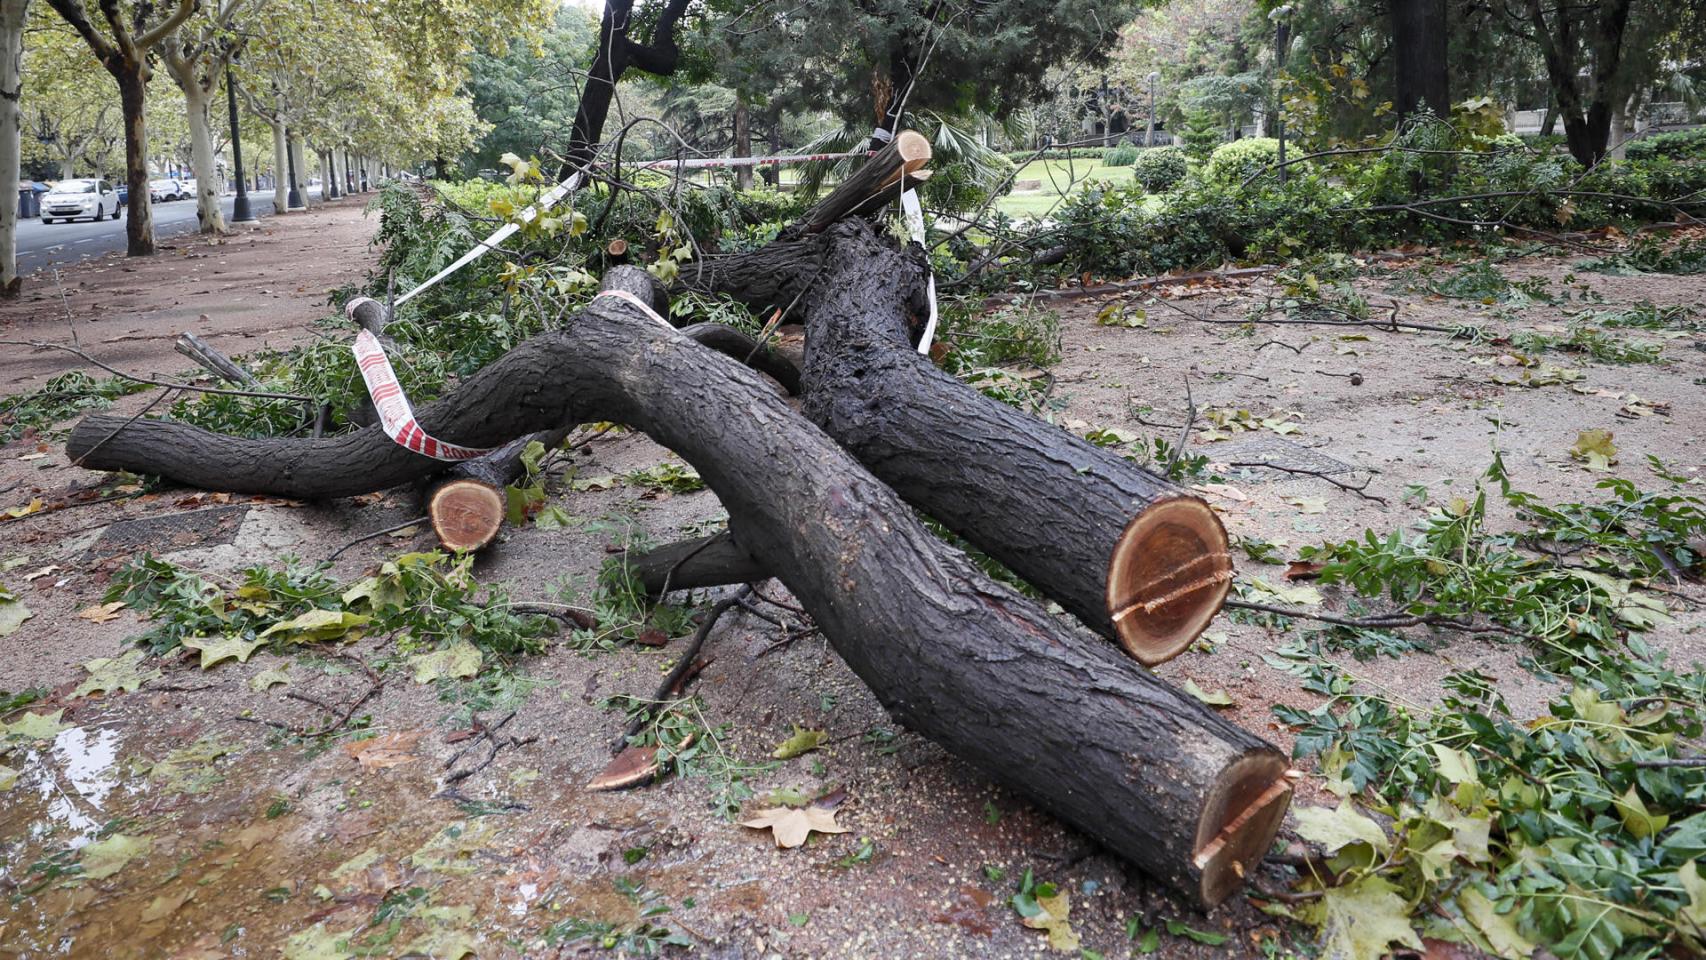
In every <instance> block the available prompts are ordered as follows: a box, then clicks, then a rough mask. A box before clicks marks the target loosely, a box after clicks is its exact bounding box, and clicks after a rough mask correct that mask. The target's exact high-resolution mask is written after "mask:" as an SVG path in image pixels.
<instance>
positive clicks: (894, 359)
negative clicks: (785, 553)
mask: <svg viewBox="0 0 1706 960" xmlns="http://www.w3.org/2000/svg"><path fill="white" fill-rule="evenodd" d="M803 243H804V241H801V242H795V243H791V244H785V245H783V249H782V256H781V257H780V259H772V258H771V257H768V256H767V255H766V251H767V250H768V248H765V249H761V250H758V251H755V252H753V253H748V254H742V255H736V256H731V257H725V258H720V259H719V260H718V262H717V264H716V266H715V267H714V268H713V269H711V270H708V271H707V274H706V275H707V276H708V277H710V278H711V279H713V280H714V281H716V282H718V283H720V284H721V286H719V287H715V288H710V287H708V288H707V289H718V290H720V291H721V292H726V293H729V294H730V295H731V296H735V297H736V298H737V299H739V298H743V297H745V296H746V295H747V294H748V293H749V292H750V291H754V290H759V291H761V292H762V291H765V290H776V289H788V288H789V284H790V281H788V280H787V279H785V278H780V277H777V276H776V270H775V265H776V264H777V263H780V264H781V265H782V267H783V268H785V269H792V268H803V269H810V270H813V271H814V274H815V276H816V278H817V279H816V282H815V283H811V284H810V289H809V290H808V291H807V292H806V293H805V295H804V297H803V298H802V300H803V302H804V304H805V321H806V363H805V369H804V371H803V380H802V383H803V386H804V390H805V402H804V408H803V409H804V411H805V413H806V415H807V416H809V417H810V418H811V419H812V420H813V421H814V422H815V423H817V424H818V425H819V426H821V427H823V428H824V430H825V431H826V432H828V433H829V435H830V436H832V437H834V438H835V440H836V441H837V442H838V443H840V444H841V445H842V446H843V447H845V448H847V450H848V451H850V452H851V453H853V455H854V456H856V457H858V458H859V460H860V462H861V463H863V464H864V465H865V466H866V467H867V468H869V469H870V470H871V472H872V473H874V474H876V475H877V476H878V477H879V478H880V479H882V480H883V481H884V482H885V483H887V484H888V485H889V486H891V487H893V488H894V490H895V492H896V493H899V494H900V495H901V496H902V497H903V498H905V499H906V500H907V501H908V502H909V503H912V504H914V505H915V506H917V507H918V508H919V509H920V510H922V511H924V512H925V513H926V514H928V515H930V516H931V517H933V518H934V519H936V520H937V521H939V522H941V523H942V524H943V525H944V526H946V527H947V528H948V529H950V530H952V531H953V532H954V533H956V534H958V535H960V536H962V537H964V538H965V539H966V540H968V541H970V542H971V543H972V544H973V545H974V546H976V547H977V548H978V549H980V550H982V551H984V552H985V553H987V554H989V555H990V556H991V557H994V558H995V559H996V560H998V561H1000V562H1001V563H1003V564H1005V565H1006V566H1007V567H1008V568H1010V569H1011V570H1013V572H1014V573H1016V574H1018V575H1019V576H1020V577H1022V578H1023V579H1025V580H1026V581H1027V582H1029V583H1031V584H1032V585H1033V586H1035V587H1036V588H1037V589H1039V590H1041V591H1042V592H1043V593H1044V594H1045V595H1046V596H1048V597H1050V598H1051V599H1054V600H1056V601H1057V602H1059V603H1060V605H1061V606H1063V607H1065V608H1066V609H1067V610H1068V611H1069V612H1070V613H1072V615H1073V616H1075V617H1077V618H1078V619H1079V620H1081V621H1082V622H1083V623H1084V624H1085V625H1087V626H1089V627H1090V628H1091V629H1092V630H1095V631H1096V632H1097V633H1100V634H1102V635H1103V636H1106V637H1109V638H1112V639H1116V640H1118V641H1119V642H1120V643H1121V645H1123V646H1124V647H1125V648H1126V650H1127V651H1129V652H1130V653H1131V655H1132V656H1134V657H1136V658H1137V659H1138V660H1140V661H1142V662H1143V663H1146V664H1156V663H1160V662H1162V661H1165V660H1167V659H1170V658H1171V657H1173V656H1176V655H1177V654H1179V653H1180V652H1182V651H1184V650H1185V649H1186V648H1188V647H1189V646H1190V644H1191V642H1192V641H1193V640H1195V639H1196V637H1197V636H1198V635H1199V634H1200V633H1201V632H1202V631H1203V629H1204V628H1206V627H1207V626H1208V623H1209V621H1210V620H1211V619H1212V618H1213V617H1214V615H1215V613H1216V612H1218V611H1219V609H1220V605H1221V603H1222V601H1223V600H1224V599H1225V597H1226V592H1227V590H1228V589H1230V587H1231V581H1232V559H1231V556H1230V554H1229V552H1228V549H1227V547H1228V544H1227V538H1226V531H1225V529H1224V528H1223V527H1222V526H1221V524H1220V521H1219V519H1218V518H1216V517H1215V515H1214V512H1213V511H1212V510H1211V509H1210V508H1209V506H1208V505H1207V504H1206V503H1204V502H1203V501H1202V500H1201V499H1199V498H1197V497H1192V496H1188V495H1186V494H1184V493H1183V492H1182V491H1180V490H1179V489H1178V488H1177V487H1175V486H1173V485H1172V484H1170V483H1168V482H1166V481H1165V480H1163V479H1161V478H1160V477H1157V476H1155V475H1154V474H1152V473H1150V472H1148V471H1146V470H1144V469H1142V468H1141V467H1138V466H1137V465H1136V464H1134V463H1132V462H1131V461H1129V460H1126V459H1125V458H1123V457H1120V456H1118V455H1117V454H1114V453H1112V452H1110V451H1108V450H1104V449H1102V448H1100V447H1097V446H1095V445H1093V444H1091V443H1088V442H1086V441H1084V440H1082V439H1080V438H1078V437H1075V436H1073V435H1071V434H1069V433H1067V432H1066V431H1064V430H1061V429H1060V428H1059V427H1056V426H1054V425H1052V424H1049V423H1045V422H1043V421H1042V420H1040V419H1038V418H1036V417H1033V416H1031V415H1029V414H1027V413H1024V412H1022V411H1020V410H1017V409H1014V408H1013V407H1011V406H1009V405H1007V404H1004V403H1000V402H998V401H995V400H992V399H990V398H989V397H986V396H984V395H983V394H982V393H980V392H978V391H977V390H975V389H973V388H972V387H970V386H968V385H966V384H965V383H962V382H961V381H959V380H956V379H955V378H954V377H952V376H949V375H948V374H946V373H943V372H942V371H941V370H939V369H937V368H936V366H935V365H934V364H932V363H931V362H930V361H929V360H928V359H927V358H925V357H922V356H920V355H919V354H918V353H917V351H916V350H914V349H913V345H912V336H913V330H914V328H915V326H916V321H917V319H918V318H920V317H922V316H923V315H924V313H925V310H926V307H925V305H924V304H923V303H922V302H921V297H922V291H923V289H924V281H925V276H926V274H925V272H924V271H925V269H926V266H925V264H924V262H923V258H922V254H921V252H919V251H918V250H917V248H916V247H915V246H911V245H909V246H908V247H907V248H904V249H903V248H899V247H897V246H896V245H895V244H893V243H891V242H889V241H888V240H886V239H885V238H883V237H881V236H879V235H878V233H877V232H876V231H875V230H874V229H873V228H872V227H871V226H870V225H869V224H866V223H863V222H861V221H858V220H847V221H843V222H842V223H839V224H837V225H836V226H834V227H833V228H831V229H830V230H829V231H827V232H826V233H825V234H824V235H823V237H822V246H821V247H819V248H817V250H816V253H817V257H816V259H815V261H811V262H807V261H805V260H804V258H802V257H801V256H800V252H801V248H802V244H803ZM792 283H793V284H794V288H797V286H798V284H799V283H800V281H798V280H797V279H796V280H794V281H792Z"/></svg>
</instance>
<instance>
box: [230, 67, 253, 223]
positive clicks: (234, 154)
mask: <svg viewBox="0 0 1706 960" xmlns="http://www.w3.org/2000/svg"><path fill="white" fill-rule="evenodd" d="M225 103H226V105H227V106H229V107H230V108H231V166H232V168H233V171H234V172H235V174H236V177H237V199H235V200H233V201H231V222H232V223H246V222H248V221H250V220H253V219H255V214H254V211H252V210H250V209H249V187H248V185H247V184H246V183H244V182H243V142H242V140H240V139H238V136H237V77H236V75H235V74H233V73H232V72H231V68H230V67H229V66H228V67H226V68H225Z"/></svg>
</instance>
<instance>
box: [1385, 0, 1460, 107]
mask: <svg viewBox="0 0 1706 960" xmlns="http://www.w3.org/2000/svg"><path fill="white" fill-rule="evenodd" d="M1387 8H1388V10H1387V13H1388V15H1389V16H1390V18H1391V21H1392V50H1393V54H1394V69H1395V73H1396V86H1397V94H1398V96H1397V101H1398V115H1399V116H1401V117H1407V116H1409V115H1410V114H1412V113H1415V112H1416V111H1417V110H1420V109H1421V108H1423V107H1426V108H1428V109H1430V110H1432V111H1433V112H1434V115H1435V116H1439V117H1450V116H1451V81H1450V73H1449V72H1448V70H1447V64H1446V40H1447V38H1448V36H1449V29H1448V27H1447V25H1446V0H1387Z"/></svg>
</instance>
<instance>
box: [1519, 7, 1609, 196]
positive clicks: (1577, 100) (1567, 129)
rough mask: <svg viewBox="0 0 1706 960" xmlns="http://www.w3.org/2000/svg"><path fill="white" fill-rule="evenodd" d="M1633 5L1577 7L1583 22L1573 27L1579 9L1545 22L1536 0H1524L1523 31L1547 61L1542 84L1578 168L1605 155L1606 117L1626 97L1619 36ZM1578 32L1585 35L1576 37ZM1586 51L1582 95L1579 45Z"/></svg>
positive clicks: (1562, 11) (1556, 14) (1559, 12)
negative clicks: (1553, 103)
mask: <svg viewBox="0 0 1706 960" xmlns="http://www.w3.org/2000/svg"><path fill="white" fill-rule="evenodd" d="M1633 3H1634V0H1602V2H1598V3H1593V4H1587V5H1584V6H1582V7H1581V8H1579V9H1580V10H1581V11H1584V13H1583V17H1584V19H1583V20H1582V21H1581V22H1580V23H1577V22H1576V20H1575V16H1576V13H1577V10H1578V8H1576V7H1567V6H1566V5H1565V4H1559V5H1558V9H1557V10H1555V11H1554V12H1553V16H1552V21H1551V22H1550V23H1549V22H1548V21H1547V12H1546V10H1545V9H1544V8H1543V7H1542V5H1541V2H1540V0H1525V4H1524V11H1525V13H1526V14H1527V21H1528V22H1527V27H1528V30H1529V31H1530V33H1531V35H1532V37H1533V39H1534V40H1535V42H1537V43H1538V44H1540V52H1541V54H1542V56H1543V58H1544V60H1545V62H1546V74H1547V79H1548V80H1550V81H1551V84H1552V92H1553V95H1554V96H1556V97H1557V100H1558V115H1559V118H1560V119H1562V120H1563V121H1564V140H1565V142H1566V143H1567V144H1568V145H1569V148H1570V156H1572V157H1574V158H1575V159H1576V162H1578V163H1580V164H1582V165H1583V166H1592V165H1593V164H1595V163H1598V162H1599V160H1600V158H1602V157H1604V156H1605V151H1606V146H1607V144H1608V142H1609V140H1610V137H1611V115H1612V113H1613V111H1614V110H1615V107H1616V103H1617V101H1618V99H1619V98H1621V97H1627V96H1628V90H1627V89H1626V84H1624V83H1622V82H1620V81H1622V80H1623V77H1622V76H1621V70H1622V66H1623V36H1624V33H1625V32H1626V31H1627V29H1628V27H1629V12H1630V8H1631V7H1632V6H1633ZM1578 28H1580V29H1582V30H1584V31H1585V32H1586V36H1584V37H1581V38H1578V37H1577V36H1576V35H1575V34H1576V30H1577V29H1578ZM1579 43H1580V44H1583V45H1584V46H1585V52H1586V54H1587V60H1588V63H1587V68H1588V70H1589V72H1590V76H1589V77H1588V78H1587V89H1586V90H1585V91H1584V90H1583V86H1582V85H1583V78H1582V77H1581V75H1580V74H1581V68H1582V64H1581V63H1580V62H1579V61H1578V54H1579V51H1578V44H1579Z"/></svg>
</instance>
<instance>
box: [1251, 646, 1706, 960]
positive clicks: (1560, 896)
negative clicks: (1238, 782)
mask: <svg viewBox="0 0 1706 960" xmlns="http://www.w3.org/2000/svg"><path fill="white" fill-rule="evenodd" d="M1283 652H1285V653H1289V654H1292V655H1293V656H1294V660H1293V661H1292V663H1293V666H1292V667H1290V669H1293V671H1294V672H1297V673H1300V674H1301V675H1303V676H1305V677H1306V678H1307V682H1306V686H1307V687H1309V688H1311V689H1316V690H1319V691H1321V692H1324V693H1327V694H1328V695H1329V696H1331V697H1333V698H1334V699H1333V700H1332V701H1331V702H1329V704H1327V705H1326V706H1323V707H1321V708H1318V709H1316V710H1313V711H1304V710H1300V709H1296V708H1292V707H1283V706H1282V707H1276V708H1275V713H1276V714H1277V715H1278V716H1279V717H1280V719H1281V721H1282V722H1284V723H1286V724H1288V725H1290V726H1292V727H1293V728H1294V729H1295V730H1296V731H1297V742H1296V748H1295V752H1296V754H1297V755H1298V756H1300V757H1301V756H1308V755H1318V756H1319V757H1320V763H1321V772H1322V774H1323V775H1324V776H1325V777H1327V778H1328V781H1329V783H1330V784H1335V785H1336V786H1335V789H1336V790H1338V791H1339V792H1341V793H1344V794H1353V795H1355V796H1356V797H1357V799H1358V800H1359V801H1360V804H1361V805H1362V806H1364V807H1366V808H1367V809H1370V810H1373V811H1376V812H1378V813H1380V814H1382V815H1384V816H1386V817H1389V818H1391V821H1392V828H1391V835H1390V837H1389V836H1388V834H1387V832H1386V831H1385V830H1382V829H1381V827H1380V826H1378V825H1377V824H1376V823H1375V822H1374V821H1373V820H1371V819H1369V818H1368V817H1366V816H1364V815H1363V814H1362V813H1360V812H1358V811H1357V810H1356V809H1355V807H1354V806H1352V805H1349V804H1347V805H1346V806H1342V807H1340V808H1339V809H1338V810H1337V811H1331V810H1328V809H1326V808H1310V809H1306V810H1300V811H1298V815H1299V822H1300V824H1301V826H1300V832H1301V833H1303V835H1304V836H1305V837H1306V838H1307V839H1310V840H1313V841H1316V842H1318V843H1322V844H1323V845H1324V846H1325V847H1326V848H1327V852H1328V854H1329V855H1330V857H1331V859H1330V860H1329V861H1328V867H1329V869H1330V870H1331V871H1333V874H1334V876H1335V879H1334V881H1333V882H1332V883H1330V884H1329V883H1326V882H1325V881H1318V880H1314V879H1308V880H1305V881H1303V886H1304V887H1305V889H1306V890H1307V891H1309V893H1308V895H1311V896H1315V897H1319V898H1320V899H1319V900H1316V901H1314V902H1313V903H1312V904H1311V905H1309V906H1306V907H1304V908H1302V909H1294V910H1293V911H1291V912H1292V913H1293V915H1295V916H1298V917H1299V918H1300V919H1303V920H1305V921H1307V922H1311V923H1315V924H1318V925H1326V924H1327V923H1328V917H1327V916H1325V915H1324V913H1323V911H1322V910H1321V906H1320V905H1322V904H1331V903H1332V901H1333V900H1334V899H1335V898H1337V897H1344V896H1347V895H1349V894H1351V893H1352V892H1354V891H1357V890H1358V889H1359V888H1360V887H1362V886H1363V885H1365V884H1368V883H1370V882H1371V881H1377V882H1378V883H1380V884H1382V885H1383V886H1386V887H1390V888H1391V889H1393V890H1394V891H1395V893H1396V894H1397V896H1398V898H1399V899H1398V900H1397V901H1396V904H1395V906H1396V908H1397V910H1396V917H1397V919H1398V922H1399V923H1400V924H1401V926H1402V929H1403V931H1408V930H1409V929H1410V927H1411V926H1412V925H1413V926H1414V927H1416V928H1417V929H1419V931H1420V932H1421V933H1422V935H1424V936H1432V937H1438V938H1441V939H1446V940H1451V941H1455V942H1466V943H1469V944H1471V945H1473V946H1477V947H1479V948H1481V949H1483V950H1487V951H1488V952H1490V953H1492V954H1494V955H1496V956H1503V957H1526V956H1528V954H1529V953H1530V952H1531V951H1532V948H1533V945H1534V944H1537V943H1543V944H1546V945H1547V946H1548V947H1549V948H1550V949H1551V950H1552V952H1553V953H1555V954H1556V955H1557V956H1559V957H1562V958H1565V960H1577V958H1582V960H1613V958H1618V960H1622V958H1629V960H1633V958H1636V957H1648V956H1654V955H1656V954H1658V953H1663V952H1665V950H1666V948H1667V947H1669V948H1671V949H1672V950H1673V951H1680V952H1683V953H1688V952H1697V951H1699V950H1701V949H1703V948H1706V939H1703V938H1702V933H1701V927H1700V926H1699V924H1698V919H1697V918H1696V920H1694V921H1693V922H1691V921H1690V920H1688V919H1685V918H1686V917H1688V916H1690V915H1692V914H1694V912H1695V911H1697V910H1698V909H1699V906H1700V905H1701V903H1702V898H1701V897H1699V896H1698V895H1696V894H1695V892H1694V891H1697V890H1701V889H1703V887H1702V884H1703V883H1706V881H1703V880H1702V879H1701V878H1700V876H1699V875H1698V874H1697V873H1695V871H1696V869H1697V866H1696V863H1697V861H1698V860H1699V858H1701V856H1702V855H1703V854H1706V801H1703V799H1702V798H1706V767H1700V766H1692V765H1671V764H1672V762H1673V761H1675V760H1676V759H1677V758H1678V757H1679V755H1680V754H1681V753H1682V752H1683V749H1684V747H1683V744H1684V743H1685V742H1686V740H1687V739H1688V738H1698V737H1699V736H1700V733H1701V715H1700V704H1701V702H1702V694H1703V693H1706V676H1703V675H1701V674H1698V673H1696V674H1694V675H1692V676H1690V677H1686V678H1684V677H1678V676H1677V675H1675V674H1672V673H1670V672H1669V671H1667V670H1664V669H1663V668H1662V667H1656V666H1651V665H1648V664H1646V663H1643V662H1639V661H1622V660H1618V661H1614V662H1609V663H1607V664H1606V665H1604V668H1603V669H1600V670H1597V671H1589V670H1585V669H1578V670H1576V671H1575V672H1574V673H1573V674H1572V677H1571V680H1572V688H1571V689H1570V690H1569V692H1568V693H1566V694H1561V695H1558V696H1555V697H1553V698H1552V699H1551V701H1550V703H1549V704H1548V705H1547V713H1546V716H1544V717H1542V718H1541V719H1540V720H1537V721H1534V722H1530V723H1522V722H1519V721H1518V720H1516V719H1515V718H1514V717H1513V716H1512V715H1511V711H1510V709H1509V707H1508V706H1507V705H1506V704H1505V702H1504V700H1503V698H1502V697H1500V696H1499V694H1498V692H1497V689H1496V688H1495V686H1494V684H1493V682H1492V680H1491V678H1489V677H1486V676H1484V675H1482V674H1479V673H1476V672H1474V671H1470V672H1466V673H1458V674H1453V675H1452V676H1449V677H1447V678H1446V681H1445V683H1446V686H1447V687H1448V689H1450V690H1451V691H1452V693H1451V694H1449V695H1448V696H1447V697H1446V698H1445V700H1444V702H1443V704H1442V705H1441V706H1440V707H1438V708H1433V709H1424V708H1416V707H1410V706H1406V705H1404V704H1401V703H1398V702H1395V701H1393V700H1389V699H1386V698H1384V697H1380V696H1375V695H1368V694H1360V693H1352V692H1351V685H1352V683H1353V680H1354V678H1352V677H1350V676H1349V675H1347V674H1345V673H1344V672H1342V671H1341V670H1339V669H1338V668H1336V667H1335V666H1333V665H1332V664H1331V662H1330V661H1327V660H1325V659H1322V658H1320V657H1318V656H1311V655H1309V654H1307V653H1299V651H1297V650H1295V649H1292V650H1289V651H1283ZM1678 686H1683V687H1685V688H1687V689H1690V690H1691V691H1692V693H1693V696H1692V698H1691V699H1690V698H1686V697H1684V698H1678V697H1676V696H1674V693H1675V690H1676V688H1677V687H1678ZM1411 905H1414V906H1413V907H1412V906H1411ZM1405 913H1410V917H1409V918H1406V917H1405V916H1404V914H1405ZM1329 935H1331V934H1329ZM1381 946H1384V944H1382V945H1381Z"/></svg>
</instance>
